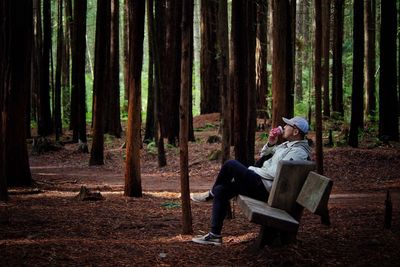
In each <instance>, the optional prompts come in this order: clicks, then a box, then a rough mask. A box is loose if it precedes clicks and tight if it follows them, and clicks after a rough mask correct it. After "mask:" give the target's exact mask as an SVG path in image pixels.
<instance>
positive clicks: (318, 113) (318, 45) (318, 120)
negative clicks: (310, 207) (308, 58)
mask: <svg viewBox="0 0 400 267" xmlns="http://www.w3.org/2000/svg"><path fill="white" fill-rule="evenodd" d="M314 53H315V54H314V57H315V63H314V64H315V65H314V68H315V70H314V86H315V134H316V136H315V140H316V164H317V172H318V173H319V174H321V175H322V174H323V173H324V165H323V151H322V149H323V144H322V95H321V86H322V81H321V76H322V75H321V74H322V67H321V58H322V4H321V0H315V50H314Z"/></svg>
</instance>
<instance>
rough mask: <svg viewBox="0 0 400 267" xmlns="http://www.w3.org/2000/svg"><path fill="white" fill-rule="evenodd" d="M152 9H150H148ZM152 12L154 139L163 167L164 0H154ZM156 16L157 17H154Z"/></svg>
mask: <svg viewBox="0 0 400 267" xmlns="http://www.w3.org/2000/svg"><path fill="white" fill-rule="evenodd" d="M149 10H152V9H149ZM151 14H152V17H151V19H152V22H153V23H152V24H153V27H151V28H150V29H151V30H152V36H154V37H155V40H154V42H152V51H153V55H154V140H155V142H156V144H157V152H158V153H157V156H158V157H157V158H158V166H159V167H163V166H165V165H167V159H166V156H165V148H164V137H163V135H162V127H161V122H162V115H161V113H162V110H161V108H162V105H161V97H162V92H163V89H162V88H163V82H162V81H163V80H162V76H163V75H162V74H163V66H162V65H161V59H162V57H163V55H164V49H163V48H164V43H163V42H161V43H160V41H162V40H165V39H164V37H165V36H164V34H165V28H164V27H163V24H164V23H163V22H164V15H165V9H164V2H163V1H156V3H155V15H156V16H153V13H151ZM156 18H157V19H156Z"/></svg>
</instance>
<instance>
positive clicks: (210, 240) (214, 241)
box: [192, 233, 222, 246]
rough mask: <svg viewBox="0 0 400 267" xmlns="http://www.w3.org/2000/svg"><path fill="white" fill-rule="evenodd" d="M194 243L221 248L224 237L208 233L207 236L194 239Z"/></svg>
mask: <svg viewBox="0 0 400 267" xmlns="http://www.w3.org/2000/svg"><path fill="white" fill-rule="evenodd" d="M192 241H193V242H195V243H198V244H205V245H216V246H220V245H222V236H221V235H215V234H213V233H208V234H206V235H198V236H196V237H193V238H192Z"/></svg>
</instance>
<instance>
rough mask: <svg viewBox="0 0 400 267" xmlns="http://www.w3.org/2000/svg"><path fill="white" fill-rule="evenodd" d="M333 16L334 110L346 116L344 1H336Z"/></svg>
mask: <svg viewBox="0 0 400 267" xmlns="http://www.w3.org/2000/svg"><path fill="white" fill-rule="evenodd" d="M334 5H335V7H334V15H333V20H334V22H333V24H334V25H333V28H334V29H333V47H332V53H333V56H332V58H333V60H332V110H333V111H335V112H337V113H339V114H340V115H342V116H343V115H344V110H343V60H342V56H343V19H344V17H343V13H344V1H343V0H335V2H334Z"/></svg>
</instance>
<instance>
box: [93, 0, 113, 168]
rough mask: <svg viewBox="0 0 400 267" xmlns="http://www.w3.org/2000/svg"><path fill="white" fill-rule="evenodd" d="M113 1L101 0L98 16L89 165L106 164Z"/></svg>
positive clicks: (98, 5) (98, 4)
mask: <svg viewBox="0 0 400 267" xmlns="http://www.w3.org/2000/svg"><path fill="white" fill-rule="evenodd" d="M110 17H111V3H110V1H109V0H99V1H98V3H97V16H96V44H95V63H94V81H93V107H94V108H93V141H92V150H91V151H90V160H89V165H103V164H104V115H103V114H104V95H105V91H106V90H107V89H108V84H107V82H108V78H107V69H106V68H107V66H108V64H109V62H110V61H109V59H110V58H109V56H110V54H109V51H110Z"/></svg>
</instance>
